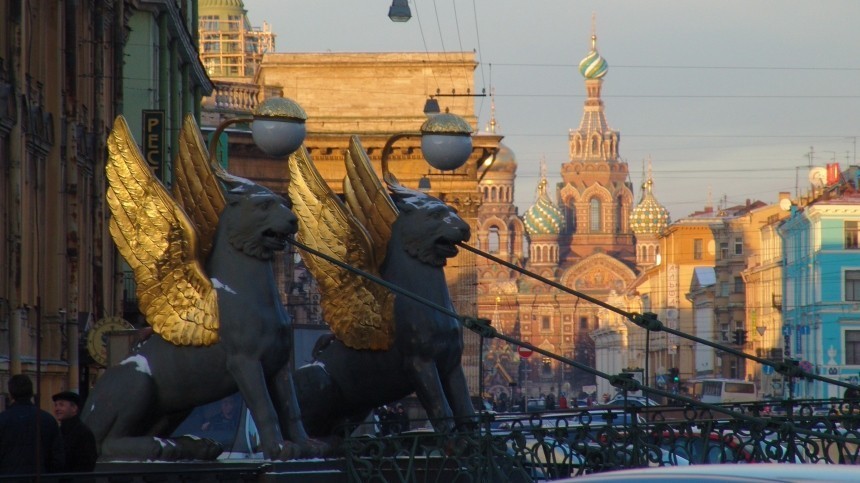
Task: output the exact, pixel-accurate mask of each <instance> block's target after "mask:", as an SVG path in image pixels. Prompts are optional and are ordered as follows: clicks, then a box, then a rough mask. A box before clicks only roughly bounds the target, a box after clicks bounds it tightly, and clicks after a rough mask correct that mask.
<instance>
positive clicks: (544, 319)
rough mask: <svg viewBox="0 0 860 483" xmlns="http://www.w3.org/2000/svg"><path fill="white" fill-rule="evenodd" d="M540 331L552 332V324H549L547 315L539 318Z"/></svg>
mask: <svg viewBox="0 0 860 483" xmlns="http://www.w3.org/2000/svg"><path fill="white" fill-rule="evenodd" d="M540 329H541V330H543V331H550V330H552V323H551V322H550V318H549V315H544V316H541V318H540Z"/></svg>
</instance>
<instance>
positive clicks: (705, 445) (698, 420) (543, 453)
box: [291, 240, 860, 482]
mask: <svg viewBox="0 0 860 483" xmlns="http://www.w3.org/2000/svg"><path fill="white" fill-rule="evenodd" d="M291 243H292V244H294V245H295V246H297V247H298V248H300V249H302V250H304V251H306V252H308V253H310V254H312V255H314V256H318V257H321V258H323V259H325V260H327V261H329V262H330V263H334V264H336V265H338V266H340V267H341V268H344V269H346V270H350V271H352V272H354V273H357V274H359V275H361V276H363V277H366V278H368V279H370V280H372V281H374V282H376V283H379V284H380V285H383V286H385V287H387V288H389V289H390V290H392V291H394V292H395V293H397V294H398V295H403V296H406V297H409V298H411V299H413V300H416V301H418V302H420V303H423V304H425V305H427V306H429V307H431V308H433V309H435V310H438V311H440V312H442V313H445V314H447V315H449V316H451V317H455V318H457V319H458V320H460V321H461V322H462V323H463V325H464V327H466V328H468V329H470V330H472V331H474V332H476V333H478V334H479V335H480V336H482V337H484V338H498V339H500V340H503V341H505V342H508V343H510V344H513V345H515V346H518V347H525V348H528V349H530V350H532V351H533V352H535V353H538V354H541V355H543V356H546V357H549V358H551V359H555V360H557V361H559V362H561V363H563V364H566V365H569V366H572V367H574V368H576V369H579V370H582V371H586V372H589V373H591V374H594V375H595V376H597V377H601V378H604V379H606V380H608V381H609V382H610V383H611V384H612V385H613V386H614V387H616V388H617V389H618V390H619V392H620V393H621V394H622V395H623V396H624V397H625V398H626V395H627V394H628V393H630V392H633V391H642V392H644V393H646V394H647V395H649V396H662V397H663V398H665V400H667V401H671V402H672V404H674V406H672V407H658V408H652V407H646V408H643V409H637V408H634V407H629V406H622V407H620V408H615V409H614V410H613V409H612V408H601V409H588V410H584V411H572V412H571V411H569V412H566V413H558V412H555V413H544V414H536V415H508V416H504V417H501V416H492V417H490V416H489V415H486V414H485V415H484V419H483V420H482V421H480V422H475V423H474V424H472V425H466V429H464V430H461V431H459V432H457V433H455V434H450V435H440V434H435V433H432V432H431V431H429V430H428V431H426V432H411V433H406V434H401V435H398V436H386V437H383V438H375V437H367V436H363V437H352V436H345V438H344V445H343V450H344V453H345V457H346V459H347V468H348V473H349V475H350V478H351V480H353V481H476V482H477V481H532V480H549V479H557V478H562V477H569V476H576V475H581V474H586V473H593V472H598V471H607V470H614V469H622V468H631V467H643V466H665V465H678V464H708V463H739V462H745V463H758V462H784V463H829V464H857V463H858V462H860V459H858V447H860V432H858V428H860V415H858V414H860V407H858V406H857V404H858V403H857V402H856V401H843V400H833V401H831V400H828V401H796V400H791V399H788V400H784V401H776V402H772V403H771V404H772V406H766V405H765V403H763V402H759V403H751V404H734V405H728V406H727V405H715V404H706V403H702V402H700V401H697V400H694V399H692V398H689V397H686V396H683V395H679V394H675V393H673V392H669V391H664V390H661V389H658V388H653V387H649V386H646V385H643V384H641V383H639V382H638V381H636V380H634V379H633V378H632V376H631V375H630V374H627V373H621V374H616V375H613V374H606V373H603V372H601V371H598V370H596V369H595V368H592V367H590V366H587V365H584V364H581V363H579V362H577V361H574V360H572V359H568V358H565V357H562V356H560V355H558V354H555V353H552V352H549V351H546V350H543V349H541V348H539V347H536V346H533V345H531V344H529V343H526V342H523V341H520V340H517V339H515V338H513V337H509V336H507V335H505V334H502V333H500V332H498V331H496V329H495V328H493V327H492V326H491V325H490V321H489V320H486V319H479V318H475V317H468V316H462V315H459V314H456V313H454V312H452V311H451V310H449V309H447V308H445V307H441V306H439V305H436V304H434V303H432V302H429V301H427V300H425V299H423V298H422V297H420V296H418V295H415V294H412V293H410V292H408V291H405V290H403V289H401V288H400V287H398V286H396V285H393V284H391V283H388V282H386V281H384V280H382V279H380V278H378V277H375V276H373V275H370V274H367V273H365V272H363V271H361V270H358V269H355V268H353V267H351V266H349V265H347V264H344V263H342V262H340V261H338V260H335V259H333V258H331V257H328V256H327V255H325V254H323V253H320V252H318V251H316V250H313V249H311V248H309V247H306V246H305V245H303V244H301V243H299V242H296V241H294V240H291ZM460 246H461V247H462V248H464V249H466V250H469V251H471V252H474V253H475V254H477V255H480V256H483V257H485V258H488V259H489V260H491V261H494V262H496V263H499V264H501V265H504V266H506V267H507V268H510V269H513V270H516V271H518V272H520V273H523V274H524V275H527V276H529V277H532V278H534V279H536V280H538V281H540V282H543V283H545V284H547V285H550V286H552V287H554V288H557V289H559V290H562V291H564V292H567V293H570V294H572V295H575V296H577V297H580V298H582V299H583V300H586V301H588V302H591V303H594V304H596V305H598V306H600V307H603V308H606V309H608V310H611V311H613V312H615V313H618V314H620V315H622V316H624V317H626V318H628V319H629V320H631V321H632V322H634V323H635V324H637V325H638V326H640V327H642V328H644V329H646V330H648V331H650V332H658V331H664V332H667V333H670V334H673V335H676V336H678V337H681V338H685V339H688V340H691V341H693V342H696V343H699V344H703V345H707V346H710V347H714V348H716V349H718V350H721V351H724V352H727V353H730V354H733V355H735V356H737V357H742V358H745V359H749V360H752V361H754V362H757V363H759V364H763V365H767V366H771V367H773V368H774V369H775V370H776V371H777V372H779V373H780V374H782V375H784V376H785V377H786V378H788V380H789V384H792V381H793V380H794V379H796V378H805V379H807V380H818V381H822V382H825V383H828V384H834V385H837V386H842V387H847V388H851V387H856V386H853V385H851V384H848V383H846V382H843V381H838V380H834V379H830V378H827V377H824V376H820V375H817V374H813V373H810V372H806V371H803V370H801V369H800V367H798V365H797V361H792V360H786V361H773V360H769V359H763V358H761V357H758V356H754V355H752V354H747V353H744V352H742V351H739V350H736V349H733V348H731V347H728V346H724V345H721V344H719V343H716V342H712V341H709V340H705V339H701V338H698V337H695V336H692V335H689V334H686V333H684V332H681V331H679V330H676V329H672V328H669V327H666V326H664V325H663V324H662V322H660V320H658V318H657V316H656V314H652V313H645V314H638V313H631V312H627V311H624V310H622V309H619V308H617V307H614V306H612V305H609V304H607V303H605V302H603V301H601V300H598V299H595V298H593V297H590V296H588V295H587V294H583V293H581V292H577V291H575V290H572V289H570V288H568V287H565V286H563V285H561V284H559V283H557V282H554V281H552V280H548V279H546V278H543V277H541V276H539V275H536V274H534V273H531V272H529V271H527V270H525V269H523V268H521V267H518V266H516V265H514V264H511V263H508V262H505V261H504V260H501V259H499V258H497V257H494V256H492V255H489V254H487V253H485V252H482V251H480V250H478V249H476V248H473V247H471V246H468V245H465V244H460ZM500 421H506V424H507V426H504V427H503V426H500V424H505V423H500ZM461 426H462V424H461ZM428 427H430V426H429V425H428ZM350 429H351V428H344V431H345V433H344V434H345V435H347V434H350Z"/></svg>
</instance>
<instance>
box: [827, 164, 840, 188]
mask: <svg viewBox="0 0 860 483" xmlns="http://www.w3.org/2000/svg"><path fill="white" fill-rule="evenodd" d="M838 182H839V163H827V186H831V185H834V184H836V183H838Z"/></svg>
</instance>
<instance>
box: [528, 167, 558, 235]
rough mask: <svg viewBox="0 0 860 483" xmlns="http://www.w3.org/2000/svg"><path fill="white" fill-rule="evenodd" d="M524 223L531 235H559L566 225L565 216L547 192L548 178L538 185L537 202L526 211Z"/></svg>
mask: <svg viewBox="0 0 860 483" xmlns="http://www.w3.org/2000/svg"><path fill="white" fill-rule="evenodd" d="M523 223H524V224H525V227H526V231H527V232H528V234H529V235H558V234H559V233H561V228H562V226H563V225H564V215H563V214H562V212H561V211H560V210H559V209H558V208H556V207H555V205H554V204H553V203H552V200H550V199H549V195H548V194H547V192H546V178H542V179H541V180H540V183H539V184H538V196H537V202H536V203H535V204H534V206H532V207H531V208H529V209H528V211H526V214H525V216H523Z"/></svg>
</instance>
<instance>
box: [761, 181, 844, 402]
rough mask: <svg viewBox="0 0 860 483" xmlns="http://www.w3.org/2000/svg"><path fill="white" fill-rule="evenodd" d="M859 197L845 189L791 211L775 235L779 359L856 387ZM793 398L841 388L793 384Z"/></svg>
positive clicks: (837, 188)
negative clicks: (779, 272)
mask: <svg viewBox="0 0 860 483" xmlns="http://www.w3.org/2000/svg"><path fill="white" fill-rule="evenodd" d="M858 226H860V195H858V193H857V191H856V189H855V188H854V186H853V185H851V184H847V183H846V184H841V185H837V186H833V187H831V188H830V189H827V190H825V191H824V192H822V193H820V194H818V195H817V196H816V197H814V199H813V200H811V201H810V202H809V203H808V204H804V205H801V206H799V207H798V206H792V207H791V208H790V215H789V216H788V218H787V219H786V220H785V221H784V222H783V224H782V225H780V226H779V228H778V229H777V231H778V233H779V235H780V237H781V238H782V244H783V247H784V256H783V284H782V287H783V288H782V294H783V300H782V306H783V312H782V316H783V332H782V335H783V342H784V346H783V349H784V356H785V357H791V358H794V359H797V360H799V364H800V366H801V368H802V369H804V370H806V371H809V372H813V373H815V374H820V375H824V376H827V377H830V378H834V379H840V380H843V381H846V382H851V383H853V384H857V382H858V377H860V317H858V315H857V314H858V307H860V229H858ZM791 389H792V394H793V395H794V396H795V397H807V398H828V397H839V396H841V395H842V394H841V393H842V392H843V388H841V387H837V386H833V385H829V384H823V383H821V382H817V381H816V382H810V381H804V380H801V381H795V383H794V387H793V388H791Z"/></svg>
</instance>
